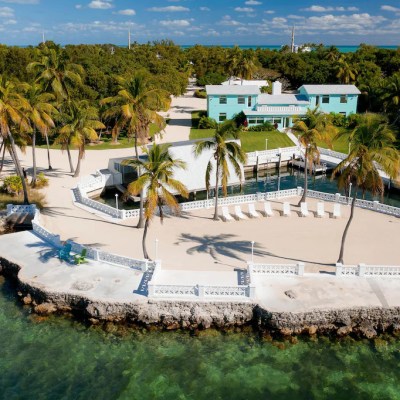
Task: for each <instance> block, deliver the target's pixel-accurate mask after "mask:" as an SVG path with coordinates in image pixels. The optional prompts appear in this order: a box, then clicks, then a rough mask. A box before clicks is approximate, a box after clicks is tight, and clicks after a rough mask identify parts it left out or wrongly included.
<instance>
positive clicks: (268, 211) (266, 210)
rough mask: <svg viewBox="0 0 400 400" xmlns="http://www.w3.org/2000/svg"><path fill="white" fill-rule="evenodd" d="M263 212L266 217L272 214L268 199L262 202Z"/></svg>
mask: <svg viewBox="0 0 400 400" xmlns="http://www.w3.org/2000/svg"><path fill="white" fill-rule="evenodd" d="M264 213H265V216H266V217H273V216H274V212H273V211H272V208H271V203H270V202H269V201H265V202H264Z"/></svg>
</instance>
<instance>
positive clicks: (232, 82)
mask: <svg viewBox="0 0 400 400" xmlns="http://www.w3.org/2000/svg"><path fill="white" fill-rule="evenodd" d="M221 85H224V86H229V85H239V86H242V85H243V86H258V87H262V86H268V82H267V81H266V80H250V81H248V80H246V79H243V80H241V79H240V78H232V79H231V80H227V81H225V82H222V83H221Z"/></svg>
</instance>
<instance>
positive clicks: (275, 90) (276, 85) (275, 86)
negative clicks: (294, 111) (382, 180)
mask: <svg viewBox="0 0 400 400" xmlns="http://www.w3.org/2000/svg"><path fill="white" fill-rule="evenodd" d="M272 94H273V95H279V94H282V83H280V82H279V81H275V82H272Z"/></svg>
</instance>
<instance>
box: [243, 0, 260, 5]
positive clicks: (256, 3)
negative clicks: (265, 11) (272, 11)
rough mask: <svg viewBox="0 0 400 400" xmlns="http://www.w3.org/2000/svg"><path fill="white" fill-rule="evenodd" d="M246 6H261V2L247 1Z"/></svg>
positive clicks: (255, 0)
mask: <svg viewBox="0 0 400 400" xmlns="http://www.w3.org/2000/svg"><path fill="white" fill-rule="evenodd" d="M244 4H247V5H248V6H259V5H260V4H262V3H261V1H257V0H247V1H245V2H244Z"/></svg>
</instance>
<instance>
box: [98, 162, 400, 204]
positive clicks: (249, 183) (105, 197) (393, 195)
mask: <svg viewBox="0 0 400 400" xmlns="http://www.w3.org/2000/svg"><path fill="white" fill-rule="evenodd" d="M245 179H246V180H245V184H244V185H243V186H242V188H240V186H231V187H229V188H228V196H237V195H239V194H252V193H257V192H274V191H276V190H285V189H293V188H296V187H298V186H303V185H304V172H302V171H299V170H297V169H294V168H290V167H283V168H281V169H280V170H279V169H273V170H271V169H270V170H264V171H259V173H258V175H257V176H256V175H255V174H253V173H246V175H245ZM308 188H309V189H311V190H317V191H320V192H327V193H341V194H342V195H345V193H344V190H341V191H340V190H339V189H338V187H337V180H336V179H334V180H331V174H330V173H327V174H326V175H316V176H308ZM117 193H118V194H119V196H118V207H119V208H120V209H125V210H132V209H135V208H139V202H135V201H132V200H130V199H124V196H123V195H122V193H120V192H119V191H118V190H116V189H115V188H109V189H106V190H105V191H104V192H103V193H102V194H101V196H100V197H97V198H95V200H97V201H100V202H102V203H105V204H108V205H109V206H112V207H115V206H116V198H115V194H117ZM213 196H214V195H213V190H211V192H210V198H211V197H213ZM359 197H360V198H361V197H362V196H361V193H360V195H359ZM364 197H365V200H378V201H379V202H381V203H384V204H388V205H391V206H395V207H400V192H399V191H398V190H395V189H393V190H390V191H388V190H386V191H385V194H384V195H383V196H382V197H381V196H378V197H373V196H372V195H371V193H369V192H367V193H365V196H364ZM206 198H207V194H206V191H200V192H197V193H196V196H194V194H193V193H191V194H190V199H189V200H185V199H179V201H180V202H184V201H192V200H204V199H206Z"/></svg>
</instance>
